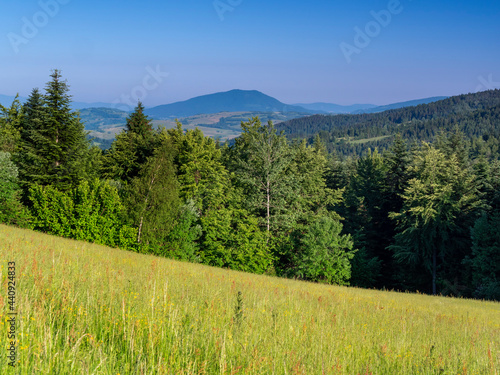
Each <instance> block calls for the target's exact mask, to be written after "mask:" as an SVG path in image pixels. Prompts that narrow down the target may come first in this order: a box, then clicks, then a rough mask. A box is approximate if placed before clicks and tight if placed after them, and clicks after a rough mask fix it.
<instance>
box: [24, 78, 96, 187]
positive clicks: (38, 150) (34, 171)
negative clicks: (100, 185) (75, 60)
mask: <svg viewBox="0 0 500 375" xmlns="http://www.w3.org/2000/svg"><path fill="white" fill-rule="evenodd" d="M51 77H52V80H51V81H50V82H48V83H47V86H46V94H45V95H43V96H42V95H41V94H40V93H39V92H38V90H37V89H35V90H33V91H32V93H31V95H30V97H29V98H28V101H27V102H26V104H25V105H24V107H23V110H24V113H25V116H24V117H23V119H22V121H21V152H20V155H19V166H20V175H21V182H22V185H23V188H24V189H25V191H27V189H28V185H29V184H38V185H42V186H45V185H53V186H54V187H56V188H57V189H59V190H62V191H65V190H69V189H71V188H72V187H74V186H76V185H77V184H78V183H79V182H80V181H82V180H84V179H85V178H86V177H87V173H88V170H86V164H85V161H86V159H87V151H88V145H89V144H88V140H87V134H86V133H85V131H84V125H83V123H82V122H81V121H80V119H79V117H78V112H74V111H72V110H71V96H70V95H69V94H68V91H69V87H68V85H67V83H66V81H63V80H62V77H61V74H60V71H58V70H54V71H53V73H52V74H51Z"/></svg>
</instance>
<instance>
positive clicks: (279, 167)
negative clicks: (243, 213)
mask: <svg viewBox="0 0 500 375" xmlns="http://www.w3.org/2000/svg"><path fill="white" fill-rule="evenodd" d="M241 127H242V130H243V133H242V135H241V136H240V137H239V138H238V139H237V140H236V143H235V145H234V147H233V148H232V149H231V151H230V155H231V157H230V159H232V160H231V161H230V169H231V170H232V171H233V172H234V174H235V177H236V186H238V187H241V188H242V189H243V191H244V194H245V196H246V200H245V204H246V206H245V208H246V209H247V210H248V211H249V212H251V213H252V214H254V215H256V216H257V217H260V218H261V223H262V224H263V226H264V227H265V230H266V232H267V234H268V237H270V235H271V234H275V233H277V232H279V231H286V230H290V229H291V228H293V225H294V222H295V220H296V218H295V212H294V211H293V200H294V196H293V190H294V188H293V186H294V183H295V182H294V181H293V177H292V176H291V175H290V174H288V173H287V171H288V169H289V167H290V164H291V162H292V154H291V150H290V147H289V146H288V143H287V140H286V137H285V136H284V135H283V134H277V132H276V129H275V127H274V125H273V123H272V121H269V122H268V123H267V125H264V126H262V125H261V122H260V120H259V118H258V117H255V118H253V119H251V120H250V121H249V122H246V123H245V122H242V123H241Z"/></svg>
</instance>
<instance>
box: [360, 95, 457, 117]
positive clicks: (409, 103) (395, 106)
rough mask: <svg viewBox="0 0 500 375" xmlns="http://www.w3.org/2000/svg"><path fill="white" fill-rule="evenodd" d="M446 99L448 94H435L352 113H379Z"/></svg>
mask: <svg viewBox="0 0 500 375" xmlns="http://www.w3.org/2000/svg"><path fill="white" fill-rule="evenodd" d="M444 99H448V96H433V97H431V98H425V99H417V100H409V101H407V102H399V103H393V104H387V105H381V106H378V107H373V108H361V109H358V110H356V111H354V112H352V113H353V114H360V113H379V112H384V111H388V110H390V109H399V108H405V107H414V106H416V105H420V104H429V103H434V102H438V101H440V100H444Z"/></svg>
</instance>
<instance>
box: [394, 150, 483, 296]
mask: <svg viewBox="0 0 500 375" xmlns="http://www.w3.org/2000/svg"><path fill="white" fill-rule="evenodd" d="M409 169H410V171H411V172H412V173H414V174H415V178H412V179H411V180H410V181H409V182H408V187H407V188H406V190H405V193H404V194H403V201H404V203H403V208H402V210H401V211H400V212H399V213H392V214H391V217H392V218H394V219H396V220H397V223H398V233H397V234H396V236H395V244H394V245H392V246H390V247H389V248H390V249H392V250H393V251H394V256H395V258H396V259H397V260H398V261H399V262H402V263H408V264H413V265H415V264H418V263H422V265H423V266H424V267H425V268H426V269H427V270H428V271H429V272H430V273H431V275H432V292H433V294H436V292H437V290H436V282H437V277H438V275H437V273H438V266H439V267H440V272H441V277H444V276H445V275H446V268H448V269H450V267H447V265H449V264H453V262H454V261H456V260H457V259H460V260H459V261H461V260H462V259H464V257H465V253H464V252H465V251H466V249H467V239H468V233H467V232H468V227H469V225H470V224H469V223H471V220H472V219H473V218H474V215H475V213H476V211H477V209H478V208H479V207H480V204H481V202H480V200H479V197H478V194H477V189H476V185H475V183H474V177H473V175H471V174H470V173H469V171H468V170H464V169H462V168H460V164H459V161H458V159H457V157H456V156H455V155H454V154H452V155H451V157H447V156H446V155H445V154H443V153H442V152H441V151H439V150H437V149H436V148H434V147H432V146H430V145H428V144H426V143H424V144H423V146H422V148H421V150H419V151H418V152H417V154H416V155H415V159H414V162H413V165H412V166H411V167H410V168H409ZM438 263H439V264H438ZM451 268H455V267H451ZM453 273H454V274H455V275H454V276H456V274H457V273H456V269H455V271H454V272H450V274H453ZM446 276H448V275H446Z"/></svg>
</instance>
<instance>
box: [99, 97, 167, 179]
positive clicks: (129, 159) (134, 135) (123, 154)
mask: <svg viewBox="0 0 500 375" xmlns="http://www.w3.org/2000/svg"><path fill="white" fill-rule="evenodd" d="M157 135H158V134H157V133H156V132H154V131H153V128H152V120H150V119H149V118H148V117H147V116H146V115H145V114H144V106H143V105H142V103H141V102H139V103H138V104H137V107H136V108H135V110H134V112H132V113H131V114H130V116H129V117H128V118H127V124H126V126H125V129H124V130H123V131H122V132H121V133H120V134H118V135H117V136H116V139H115V141H114V142H113V143H112V145H111V148H110V150H109V152H108V153H107V154H106V155H105V158H104V165H103V174H104V176H105V177H108V178H112V179H119V180H122V181H125V182H127V183H128V182H130V181H131V180H132V179H133V178H135V177H137V176H138V175H139V171H140V170H141V169H142V167H143V165H144V164H145V163H146V161H147V160H148V158H149V157H151V156H152V155H153V154H154V151H155V149H156V148H157V147H158V145H159V143H158V142H159V138H158V136H157Z"/></svg>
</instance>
